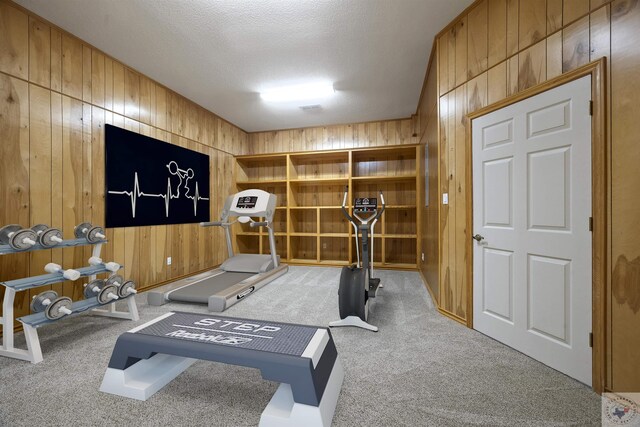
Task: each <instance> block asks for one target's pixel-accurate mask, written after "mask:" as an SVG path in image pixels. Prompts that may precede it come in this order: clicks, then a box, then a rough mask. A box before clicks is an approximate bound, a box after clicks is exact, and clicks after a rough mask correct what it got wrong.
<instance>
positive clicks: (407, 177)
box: [351, 175, 416, 182]
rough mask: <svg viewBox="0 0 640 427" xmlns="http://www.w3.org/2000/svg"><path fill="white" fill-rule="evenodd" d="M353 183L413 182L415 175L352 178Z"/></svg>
mask: <svg viewBox="0 0 640 427" xmlns="http://www.w3.org/2000/svg"><path fill="white" fill-rule="evenodd" d="M351 179H353V180H354V181H356V182H360V181H375V182H380V181H383V182H400V181H415V179H416V176H415V175H394V176H354V177H353V178H351Z"/></svg>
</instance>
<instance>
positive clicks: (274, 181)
mask: <svg viewBox="0 0 640 427" xmlns="http://www.w3.org/2000/svg"><path fill="white" fill-rule="evenodd" d="M236 184H237V185H242V186H246V185H279V184H280V185H286V184H287V180H286V179H272V180H258V181H237V182H236Z"/></svg>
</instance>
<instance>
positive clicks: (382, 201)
mask: <svg viewBox="0 0 640 427" xmlns="http://www.w3.org/2000/svg"><path fill="white" fill-rule="evenodd" d="M380 204H381V205H382V209H379V210H378V212H376V216H375V217H374V219H378V218H380V216H382V213H383V212H384V195H383V194H382V190H380Z"/></svg>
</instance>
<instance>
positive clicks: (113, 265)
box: [89, 256, 120, 272]
mask: <svg viewBox="0 0 640 427" xmlns="http://www.w3.org/2000/svg"><path fill="white" fill-rule="evenodd" d="M89 264H90V265H93V266H94V267H97V266H103V267H104V268H106V269H107V270H108V271H113V272H116V271H118V270H120V264H118V263H117V262H103V261H102V258H100V257H97V256H92V257H91V258H89Z"/></svg>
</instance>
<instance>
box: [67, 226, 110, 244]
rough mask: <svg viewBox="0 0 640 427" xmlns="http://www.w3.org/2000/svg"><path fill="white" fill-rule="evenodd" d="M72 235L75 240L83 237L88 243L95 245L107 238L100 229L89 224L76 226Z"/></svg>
mask: <svg viewBox="0 0 640 427" xmlns="http://www.w3.org/2000/svg"><path fill="white" fill-rule="evenodd" d="M73 234H74V235H75V236H76V238H77V239H82V238H83V237H84V238H85V239H87V242H89V243H96V242H99V241H101V240H104V239H106V238H107V236H106V234H104V229H103V228H102V227H94V226H92V225H91V223H89V222H83V223H82V224H78V225H76V226H75V228H74V229H73Z"/></svg>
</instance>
